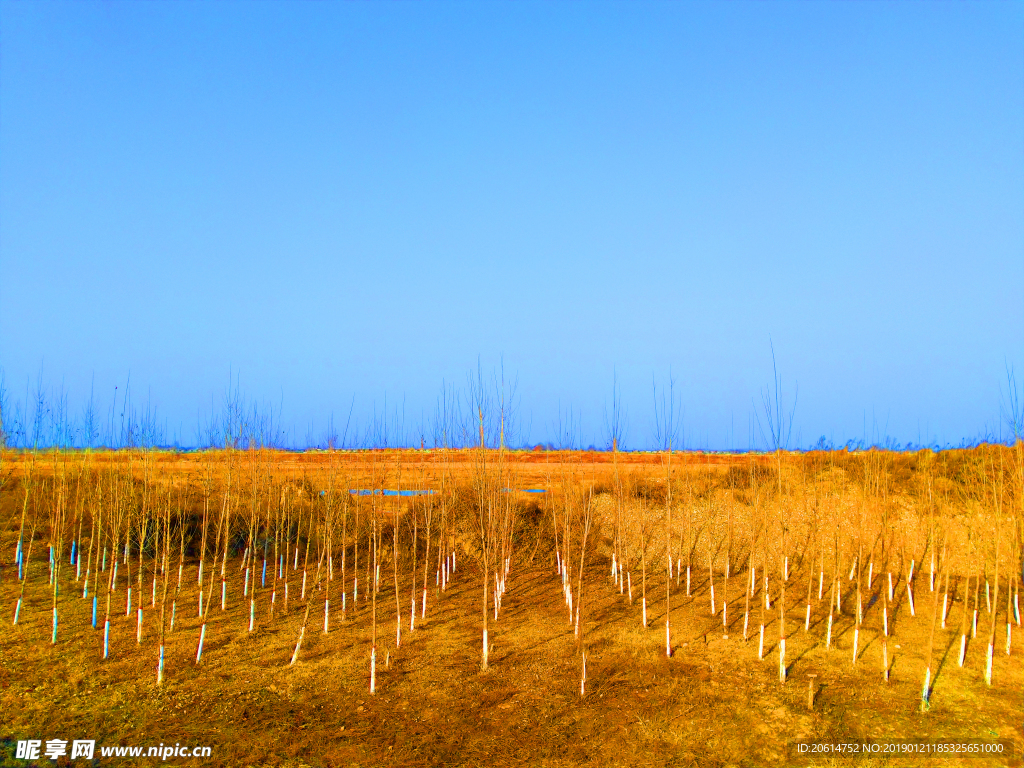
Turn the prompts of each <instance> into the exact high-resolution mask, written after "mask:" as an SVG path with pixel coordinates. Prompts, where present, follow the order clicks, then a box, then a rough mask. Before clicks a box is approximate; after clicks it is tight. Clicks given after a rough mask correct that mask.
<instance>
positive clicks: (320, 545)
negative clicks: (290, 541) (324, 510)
mask: <svg viewBox="0 0 1024 768" xmlns="http://www.w3.org/2000/svg"><path fill="white" fill-rule="evenodd" d="M325 526H326V521H325V523H324V526H322V527H321V530H320V531H319V534H320V535H318V536H317V552H318V554H317V561H316V573H315V575H314V577H313V589H314V591H315V590H316V589H317V588H318V587H319V586H320V580H321V574H322V571H323V566H324V558H325V557H326V556H327V546H326V542H325V540H324V539H325V534H326V531H325V530H324V527H325ZM306 535H307V543H308V541H309V540H310V539H312V538H313V536H314V532H313V530H312V529H310V530H308V531H307V532H306ZM376 604H377V599H376V596H374V606H375V607H376ZM312 606H313V601H312V600H307V601H306V610H305V613H303V616H302V623H301V624H300V625H299V636H298V639H296V641H295V650H294V651H292V658H291V661H289V662H288V666H290V667H294V666H295V662H296V661H298V659H299V652H300V651H301V650H302V640H303V639H304V638H305V636H306V626H307V625H308V624H309V610H310V608H312ZM374 616H375V617H376V612H374ZM373 642H374V652H375V654H376V643H377V623H376V621H375V622H374V624H373ZM374 658H376V656H375V657H374ZM372 674H373V671H372V670H371V678H370V680H371V682H370V693H373V692H374V685H373V677H372Z"/></svg>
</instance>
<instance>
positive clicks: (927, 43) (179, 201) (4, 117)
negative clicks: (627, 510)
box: [0, 0, 1024, 448]
mask: <svg viewBox="0 0 1024 768" xmlns="http://www.w3.org/2000/svg"><path fill="white" fill-rule="evenodd" d="M772 347H774V352H775V357H776V361H777V364H778V370H779V375H780V377H781V380H782V383H783V386H784V390H783V391H784V395H785V396H786V398H787V400H788V399H790V398H791V397H792V395H793V393H794V392H795V391H796V390H797V389H798V390H799V396H798V399H797V405H796V410H795V413H794V425H793V443H794V444H800V445H808V444H811V443H814V442H815V441H816V440H817V439H818V438H819V437H820V436H825V437H826V438H827V439H829V440H832V441H834V442H836V443H843V442H846V441H847V440H850V439H854V440H860V439H862V438H865V437H866V438H868V439H869V440H870V439H877V438H879V437H888V438H890V439H892V440H896V441H898V442H901V443H905V442H908V441H912V442H939V443H959V442H960V441H961V440H964V439H967V440H973V439H977V438H978V437H980V436H982V435H984V434H986V433H991V434H998V433H999V430H1000V428H1001V426H1000V407H1001V402H1003V403H1005V400H1006V367H1007V365H1010V366H1014V367H1015V368H1016V370H1017V371H1018V373H1019V374H1024V5H1022V4H1020V3H941V2H937V3H802V2H801V3H641V2H638V3H596V2H594V3H529V2H526V3H440V2H432V3H418V4H417V3H344V4H343V3H298V2H295V3H232V2H218V3H169V2H167V3H163V2H145V3H100V2H82V3H60V2H48V3H12V2H7V1H6V0H4V1H2V2H0V368H2V369H3V375H4V381H5V385H6V388H7V390H8V397H9V401H10V402H13V401H23V400H24V399H25V391H26V388H28V389H30V390H34V389H35V387H36V384H37V381H41V382H42V383H43V385H44V387H45V388H47V390H48V391H49V392H51V393H54V392H57V391H59V390H61V389H62V390H63V391H64V392H66V393H67V395H68V402H69V407H70V408H71V411H72V415H76V414H77V415H80V413H81V409H82V407H83V406H84V403H85V401H86V400H87V399H88V397H89V392H90V387H93V388H94V390H95V393H96V400H97V402H98V404H99V407H100V409H101V410H102V409H103V408H109V407H110V405H111V398H112V395H113V388H114V386H119V387H120V389H119V392H120V393H123V392H124V386H125V382H126V381H127V380H128V378H129V376H130V379H131V387H132V391H133V393H134V395H133V396H134V397H135V399H136V402H141V401H142V400H147V401H148V402H149V403H150V404H151V406H152V407H153V408H155V409H156V410H157V413H158V414H159V415H160V416H159V417H160V418H161V419H163V420H164V423H165V425H166V430H167V433H168V437H170V438H173V437H177V438H178V439H179V440H181V441H182V442H184V443H190V442H194V440H195V436H196V425H197V423H198V422H201V421H203V420H204V419H208V418H209V416H210V412H211V409H213V410H216V409H217V408H219V406H220V404H222V402H223V397H224V392H225V390H226V389H227V388H228V382H229V377H237V378H236V379H233V381H235V386H237V387H238V389H240V391H241V392H242V393H243V394H244V396H245V397H246V398H252V399H253V400H255V401H259V402H264V403H271V404H272V405H273V408H274V409H275V410H276V409H277V408H278V407H281V406H283V408H282V411H281V417H282V424H283V425H284V426H285V427H286V428H287V429H288V430H289V431H290V434H291V439H292V441H293V442H295V443H303V442H305V441H306V439H307V437H309V436H313V437H314V438H317V437H318V436H319V435H321V434H322V433H323V432H324V430H325V428H326V423H327V420H328V418H329V417H330V415H331V414H332V413H333V414H334V418H335V421H336V422H337V421H342V422H343V421H345V420H346V418H347V414H348V412H349V409H350V406H351V407H352V410H353V421H354V422H355V423H357V424H360V425H365V424H367V423H369V422H370V421H372V419H373V414H374V413H375V412H376V413H378V414H380V413H381V412H382V411H383V409H384V401H385V397H386V398H387V403H388V405H387V408H388V411H389V412H391V413H392V415H393V416H395V415H396V414H397V418H399V420H400V417H401V414H400V411H401V409H403V408H404V413H405V417H404V418H405V423H406V425H407V431H408V432H410V433H415V432H416V430H417V429H418V427H416V426H415V425H416V424H418V422H419V421H420V420H421V418H423V417H425V416H429V414H430V413H431V412H432V411H433V409H434V405H435V402H436V400H437V397H438V396H439V394H440V392H441V389H442V385H443V382H447V383H448V384H449V385H454V386H456V387H457V388H459V389H465V385H466V381H467V376H468V375H469V373H470V372H471V371H474V370H476V367H477V362H478V360H479V361H480V365H481V367H482V369H483V370H484V371H485V373H486V374H487V375H490V373H491V372H493V371H495V370H497V369H498V367H499V366H500V365H502V363H503V364H504V369H505V372H506V375H507V376H508V377H509V378H513V377H515V378H517V380H518V393H519V401H518V416H519V422H520V424H521V426H522V430H521V431H522V433H523V434H522V439H523V440H524V441H529V442H539V441H546V440H551V439H554V437H555V433H556V432H557V428H556V426H555V425H556V423H557V422H558V418H559V413H560V411H561V412H562V413H563V414H564V413H565V412H566V411H567V410H569V409H572V410H573V411H574V412H575V413H576V414H578V422H579V425H580V432H581V436H580V439H581V442H583V443H584V444H588V443H595V444H602V442H603V441H604V439H605V437H604V432H605V430H604V422H605V419H604V414H605V409H606V408H607V407H608V405H609V401H610V397H611V392H612V382H613V377H615V378H617V381H618V384H619V386H620V389H621V392H622V403H623V405H624V407H625V409H626V411H627V414H628V432H627V435H626V444H627V445H629V446H632V447H644V446H646V445H649V444H651V442H652V441H653V438H654V427H653V420H654V407H653V398H652V383H653V382H657V383H658V386H659V387H661V386H664V385H665V384H666V383H667V381H668V379H669V375H670V371H671V375H672V376H673V377H674V379H675V393H676V395H677V398H678V400H679V403H680V409H681V412H682V414H683V416H682V430H683V434H684V442H685V444H686V445H688V446H689V447H711V448H729V447H737V448H747V447H748V445H749V443H750V439H749V435H750V431H751V429H750V423H751V418H752V415H753V413H754V411H755V410H756V408H757V406H758V404H759V403H760V393H761V392H762V391H763V390H764V387H765V386H766V385H768V384H769V383H770V382H771V381H772V375H773V374H772ZM353 404H354V405H353ZM563 418H564V416H563ZM1002 429H1003V431H1004V432H1005V426H1003V427H1002ZM755 430H756V428H755Z"/></svg>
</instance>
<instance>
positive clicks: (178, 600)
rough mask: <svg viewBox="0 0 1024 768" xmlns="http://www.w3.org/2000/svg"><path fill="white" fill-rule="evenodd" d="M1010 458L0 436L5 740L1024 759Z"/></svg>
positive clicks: (216, 756)
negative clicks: (17, 445)
mask: <svg viewBox="0 0 1024 768" xmlns="http://www.w3.org/2000/svg"><path fill="white" fill-rule="evenodd" d="M1021 451H1022V446H1020V445H1018V446H1017V447H1015V448H1008V447H999V446H981V447H978V448H974V449H970V450H958V451H943V452H938V453H936V452H931V451H922V452H919V453H892V452H885V451H876V450H872V451H866V452H858V453H853V452H847V451H835V452H811V453H784V452H779V453H775V454H773V453H767V454H757V455H754V454H746V455H728V454H701V453H692V452H686V453H683V452H677V453H674V454H668V453H660V454H659V453H627V452H617V451H615V452H613V451H607V452H558V451H548V450H534V451H509V450H500V449H490V448H489V449H486V450H482V449H478V448H477V449H474V448H469V449H462V450H433V451H431V450H420V451H416V450H405V451H396V450H393V451H381V450H377V451H360V452H344V451H322V452H306V453H285V452H274V451H268V450H257V449H255V448H253V449H250V450H222V451H207V452H197V453H176V452H164V451H117V452H106V451H101V452H92V453H85V452H78V451H51V452H38V453H30V452H10V451H9V452H7V453H6V454H5V455H4V457H3V466H2V470H0V478H2V480H3V486H2V488H0V526H2V528H0V568H2V570H0V605H2V606H3V609H4V611H6V613H5V614H4V619H3V621H2V623H0V626H2V627H3V630H2V632H0V712H2V715H0V739H2V740H3V742H4V743H3V745H2V747H0V765H27V764H30V762H31V761H26V760H24V759H18V758H17V757H16V749H17V743H18V742H19V741H25V740H28V739H38V740H40V741H42V749H45V746H46V741H47V740H50V739H61V740H66V741H67V742H68V745H67V752H68V756H64V757H60V758H58V759H57V760H50V759H48V758H47V757H46V756H45V755H42V754H41V756H40V758H39V759H38V761H37V762H38V764H40V765H52V764H54V763H56V764H69V756H70V752H71V742H72V741H73V740H76V739H87V740H95V742H96V752H95V758H94V760H95V762H90V761H88V760H84V759H76V760H74V761H71V762H70V764H73V765H79V764H81V765H86V764H96V765H118V764H126V765H128V764H131V765H135V764H140V765H149V764H152V765H155V764H158V763H162V762H165V763H166V764H168V765H172V764H173V765H204V766H211V765H231V766H236V765H275V766H277V765H280V766H351V765H361V766H369V765H474V766H476V765H490V766H501V765H540V766H572V765H593V766H606V765H629V766H646V765H652V766H655V765H678V766H765V765H858V766H885V765H900V766H910V765H923V764H932V763H941V764H942V765H947V766H953V765H960V764H963V765H970V766H983V765H1024V761H1022V759H1021V757H1022V755H1024V733H1022V722H1024V694H1022V691H1024V669H1022V664H1021V658H1022V651H1021V643H1022V640H1024V637H1022V635H1021V633H1020V629H1019V627H1020V607H1019V588H1020V583H1021V578H1022V574H1021V571H1022V555H1021V539H1022V537H1021V531H1022V523H1024V514H1022V504H1024V492H1022V491H1024V462H1022V460H1021V458H1022V455H1021ZM426 491H430V493H426ZM400 492H404V493H405V494H408V495H400ZM19 542H20V544H19ZM19 553H20V554H19ZM51 553H52V564H51ZM115 564H116V565H115ZM378 573H379V576H377V574H378ZM374 581H376V587H377V588H376V590H374V589H370V588H369V585H370V584H371V583H372V582H374ZM890 584H891V585H892V586H891V593H890ZM130 589H131V590H134V591H133V592H130V591H129V590H130ZM356 589H358V596H357V595H356V593H355V590H356ZM201 590H202V591H201ZM766 593H767V600H766V599H765V595H766ZM83 595H87V596H84V597H83ZM424 600H425V603H426V604H425V606H424ZM94 604H95V606H96V608H95V612H96V616H95V619H94V615H93V614H94V607H93V606H94ZM412 613H414V614H415V620H414V623H411V620H412V616H411V615H410V614H412ZM55 617H56V618H55ZM172 617H173V618H172ZM12 618H13V620H12ZM108 622H109V623H108ZM94 624H95V626H94ZM645 624H646V626H645ZM325 630H326V631H325ZM105 636H106V637H107V638H108V640H107V646H106V658H104V654H105V640H104V638H105ZM485 637H486V638H487V641H486V652H485V644H484V638H485ZM201 638H202V639H201ZM200 649H201V654H199V653H198V651H200ZM961 649H962V650H961ZM961 653H962V656H961ZM197 655H198V656H199V659H198V662H197ZM161 658H162V659H163V666H162V668H161V661H160V660H161ZM989 659H991V661H989ZM961 660H962V663H961ZM371 665H372V667H373V672H372V677H373V679H372V686H373V691H372V692H371ZM158 676H159V677H158ZM926 679H927V683H926ZM869 739H870V740H874V741H875V742H876V743H878V744H879V746H878V747H876V749H885V747H884V746H882V745H884V744H885V742H886V740H919V741H920V742H921V743H925V742H931V743H934V742H936V741H938V740H953V741H955V742H959V741H961V740H964V739H973V740H985V741H986V742H987V743H988V748H989V749H991V748H993V747H992V745H994V744H996V742H998V744H999V747H997V748H1001V749H1003V750H1004V752H1003V753H1002V754H1001V755H989V756H987V757H963V756H957V755H950V754H945V755H943V756H932V757H925V756H923V755H921V754H920V753H918V754H915V755H910V756H908V755H906V754H903V755H901V756H892V755H891V754H890V755H886V754H885V753H884V752H876V753H875V754H874V755H872V756H863V755H862V756H858V757H848V756H841V757H836V756H831V755H820V754H818V755H809V754H801V753H800V752H798V746H797V743H798V742H806V743H812V742H817V743H829V744H848V745H849V744H863V742H864V740H869ZM158 745H160V746H172V747H173V746H174V745H181V746H183V747H184V746H188V747H189V748H192V747H193V746H200V747H209V748H210V752H209V755H208V756H202V757H181V756H180V755H178V756H170V757H168V758H166V759H164V760H162V759H159V758H156V757H136V758H131V757H101V756H100V748H101V746H106V747H112V746H121V747H142V748H143V751H144V752H145V750H146V749H148V748H149V747H151V746H158ZM861 748H863V747H861ZM1010 750H1012V756H1010V752H1009V751H1010Z"/></svg>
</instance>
